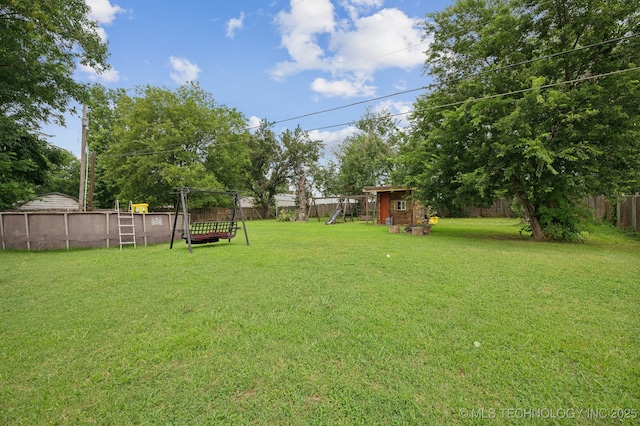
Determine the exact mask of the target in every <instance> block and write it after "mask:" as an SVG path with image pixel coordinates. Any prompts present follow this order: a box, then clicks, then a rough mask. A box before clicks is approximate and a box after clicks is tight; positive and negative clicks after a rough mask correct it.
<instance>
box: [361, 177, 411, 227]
mask: <svg viewBox="0 0 640 426" xmlns="http://www.w3.org/2000/svg"><path fill="white" fill-rule="evenodd" d="M363 191H364V192H365V193H367V194H374V195H375V197H376V206H377V209H376V210H377V211H376V216H377V219H376V220H377V223H379V224H381V225H385V224H387V225H390V224H392V225H411V226H413V225H416V224H417V223H419V221H420V220H421V219H422V218H423V217H424V209H423V208H422V205H421V204H420V203H419V202H418V201H417V200H415V199H414V190H413V189H412V188H403V187H396V186H370V187H366V188H363Z"/></svg>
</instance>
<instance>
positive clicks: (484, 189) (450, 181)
mask: <svg viewBox="0 0 640 426" xmlns="http://www.w3.org/2000/svg"><path fill="white" fill-rule="evenodd" d="M428 18H429V19H428V20H427V21H426V22H425V30H426V35H427V37H430V38H432V39H433V42H432V43H431V45H430V47H429V50H428V51H427V59H426V67H427V70H428V71H429V72H430V73H431V75H432V76H433V78H434V79H435V84H434V87H435V89H434V90H433V91H431V93H429V94H428V95H425V96H423V97H421V98H419V99H418V100H417V101H416V104H415V117H414V118H415V129H414V132H413V134H412V137H411V139H410V140H409V141H408V142H407V143H406V145H405V146H404V147H403V150H402V160H403V161H402V164H403V166H404V168H405V173H406V183H408V184H410V185H416V186H417V187H418V188H419V190H420V191H419V193H420V194H421V196H422V198H423V201H425V203H429V204H431V203H434V204H437V205H440V206H442V205H443V204H444V205H448V206H449V207H465V206H468V205H486V204H489V203H491V202H492V201H494V200H495V199H496V198H498V197H513V198H514V199H515V200H517V202H518V203H520V204H521V206H522V208H523V211H524V214H525V217H526V219H527V220H528V222H529V225H530V229H531V231H532V236H533V238H534V239H537V240H542V239H559V240H571V239H576V238H577V237H578V235H579V232H580V224H581V220H582V218H583V216H584V215H583V213H582V211H581V208H580V207H579V205H580V199H581V198H582V197H583V196H587V195H594V194H601V193H602V194H607V195H612V196H613V195H616V194H619V193H620V192H621V191H625V190H628V189H629V188H631V187H633V186H634V185H637V183H636V182H634V179H637V176H638V169H639V166H640V71H638V70H637V69H635V68H636V67H637V66H638V65H640V42H639V37H638V32H639V30H640V11H639V9H638V7H637V2H635V1H628V0H613V1H608V2H606V3H604V2H601V1H595V0H580V1H578V0H551V1H548V0H544V1H543V0H511V1H507V0H490V1H485V0H482V1H481V0H459V1H457V2H456V3H454V4H453V5H452V6H450V7H448V8H447V9H446V10H445V11H443V12H440V13H435V14H430V15H428Z"/></svg>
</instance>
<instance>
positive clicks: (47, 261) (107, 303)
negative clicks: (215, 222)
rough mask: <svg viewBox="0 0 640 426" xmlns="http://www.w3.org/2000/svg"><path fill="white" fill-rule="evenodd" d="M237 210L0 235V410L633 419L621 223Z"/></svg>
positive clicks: (633, 302)
mask: <svg viewBox="0 0 640 426" xmlns="http://www.w3.org/2000/svg"><path fill="white" fill-rule="evenodd" d="M247 226H248V230H249V238H250V242H251V245H250V246H249V247H247V246H246V245H245V244H244V239H243V236H242V234H241V233H239V234H238V237H237V238H236V239H234V240H233V241H232V243H231V244H229V243H227V242H224V243H217V244H213V245H206V246H194V250H193V254H189V252H188V250H187V246H186V244H184V243H183V242H182V241H180V242H179V243H178V245H177V246H175V247H174V249H173V250H169V245H168V244H163V245H157V246H152V247H147V248H144V247H138V248H137V249H134V248H132V247H125V249H124V250H122V251H120V250H118V249H117V248H116V249H99V250H78V251H70V252H66V251H56V252H0V380H1V386H0V424H3V425H7V424H34V425H36V424H37V425H40V424H76V423H82V424H85V423H98V424H110V425H123V424H146V423H161V424H366V425H371V424H457V423H464V424H485V423H487V418H492V422H493V423H495V424H511V423H516V424H518V423H519V424H522V423H523V421H526V422H527V423H531V422H532V423H534V424H549V423H559V424H566V423H572V424H573V423H577V424H594V423H601V424H617V423H618V422H620V423H624V424H632V423H637V422H640V241H638V240H634V239H631V238H629V237H625V236H623V235H621V234H619V233H618V232H616V231H608V230H606V229H605V228H602V227H600V228H597V230H596V232H595V233H594V234H589V235H587V236H586V238H585V243H584V244H552V243H534V242H531V241H528V240H525V239H523V238H521V237H520V236H519V233H518V231H519V229H520V226H519V225H518V223H517V221H514V220H483V219H443V220H441V221H440V223H439V224H438V225H436V226H435V227H434V232H433V233H432V234H430V235H428V236H424V237H416V236H412V235H409V234H389V233H388V231H387V228H386V227H384V226H372V225H365V224H364V223H346V224H336V225H333V226H326V225H324V223H323V222H316V221H315V219H312V220H311V221H310V222H309V223H279V222H275V221H261V222H248V224H247ZM619 409H620V410H629V411H626V412H625V411H618V410H619ZM526 410H529V411H526ZM531 410H533V411H531ZM536 410H537V411H536ZM545 410H546V411H545ZM571 410H573V411H571ZM580 410H584V411H582V412H580ZM587 410H590V411H587ZM634 413H635V414H634ZM615 415H621V416H623V417H627V419H626V420H617V419H613V418H612V417H613V416H615ZM482 417H484V418H482ZM634 417H635V418H634Z"/></svg>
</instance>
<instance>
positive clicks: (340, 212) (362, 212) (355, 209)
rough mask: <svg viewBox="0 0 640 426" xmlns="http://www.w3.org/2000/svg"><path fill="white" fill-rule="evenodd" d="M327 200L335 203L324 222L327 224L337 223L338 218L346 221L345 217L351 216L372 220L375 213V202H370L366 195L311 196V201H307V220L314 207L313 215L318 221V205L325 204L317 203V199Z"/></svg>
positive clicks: (351, 217)
mask: <svg viewBox="0 0 640 426" xmlns="http://www.w3.org/2000/svg"><path fill="white" fill-rule="evenodd" d="M321 200H328V201H331V202H332V203H331V204H333V205H336V207H335V209H334V210H333V212H332V213H331V215H330V216H329V220H327V221H326V222H325V224H327V225H333V224H335V223H337V221H338V219H339V218H341V219H342V222H346V221H347V217H349V218H350V219H351V221H353V218H354V217H355V218H358V219H359V220H363V221H367V223H368V222H369V221H372V222H373V220H374V217H375V214H376V208H375V202H371V200H370V199H369V196H367V195H348V196H344V195H337V196H335V197H313V198H312V199H311V202H310V203H309V208H308V210H307V215H306V216H307V220H309V218H310V217H311V213H312V209H314V208H315V215H314V216H316V217H317V218H318V221H320V211H321V209H320V208H319V206H323V205H324V206H326V204H322V203H319V202H318V201H321ZM325 212H326V210H325Z"/></svg>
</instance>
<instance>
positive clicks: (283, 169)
mask: <svg viewBox="0 0 640 426" xmlns="http://www.w3.org/2000/svg"><path fill="white" fill-rule="evenodd" d="M248 146H249V151H250V155H249V156H250V162H249V170H248V171H247V173H246V175H245V179H246V180H245V187H246V188H247V189H248V190H249V191H250V192H251V194H252V195H253V196H254V198H255V200H256V204H257V205H258V206H260V207H261V209H262V212H263V217H268V216H269V215H270V214H271V208H272V207H273V203H274V197H275V195H276V194H278V193H281V192H286V191H287V190H288V184H290V183H292V184H293V185H294V186H296V184H298V183H299V182H300V180H301V179H302V178H303V177H306V176H307V175H308V174H309V173H310V171H309V170H310V167H312V165H314V164H315V163H316V162H317V161H318V158H319V155H320V154H319V153H320V149H321V148H322V143H321V142H320V141H315V140H311V139H310V138H309V134H308V132H306V131H304V130H302V128H300V126H297V127H296V129H295V130H293V131H291V130H284V131H283V132H282V133H281V134H280V135H278V134H276V132H274V131H273V129H272V128H271V125H270V124H269V123H268V122H267V121H266V120H262V121H261V122H260V126H259V127H258V129H256V131H255V133H254V134H252V135H251V138H250V139H249V145H248ZM304 198H305V199H306V197H304Z"/></svg>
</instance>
